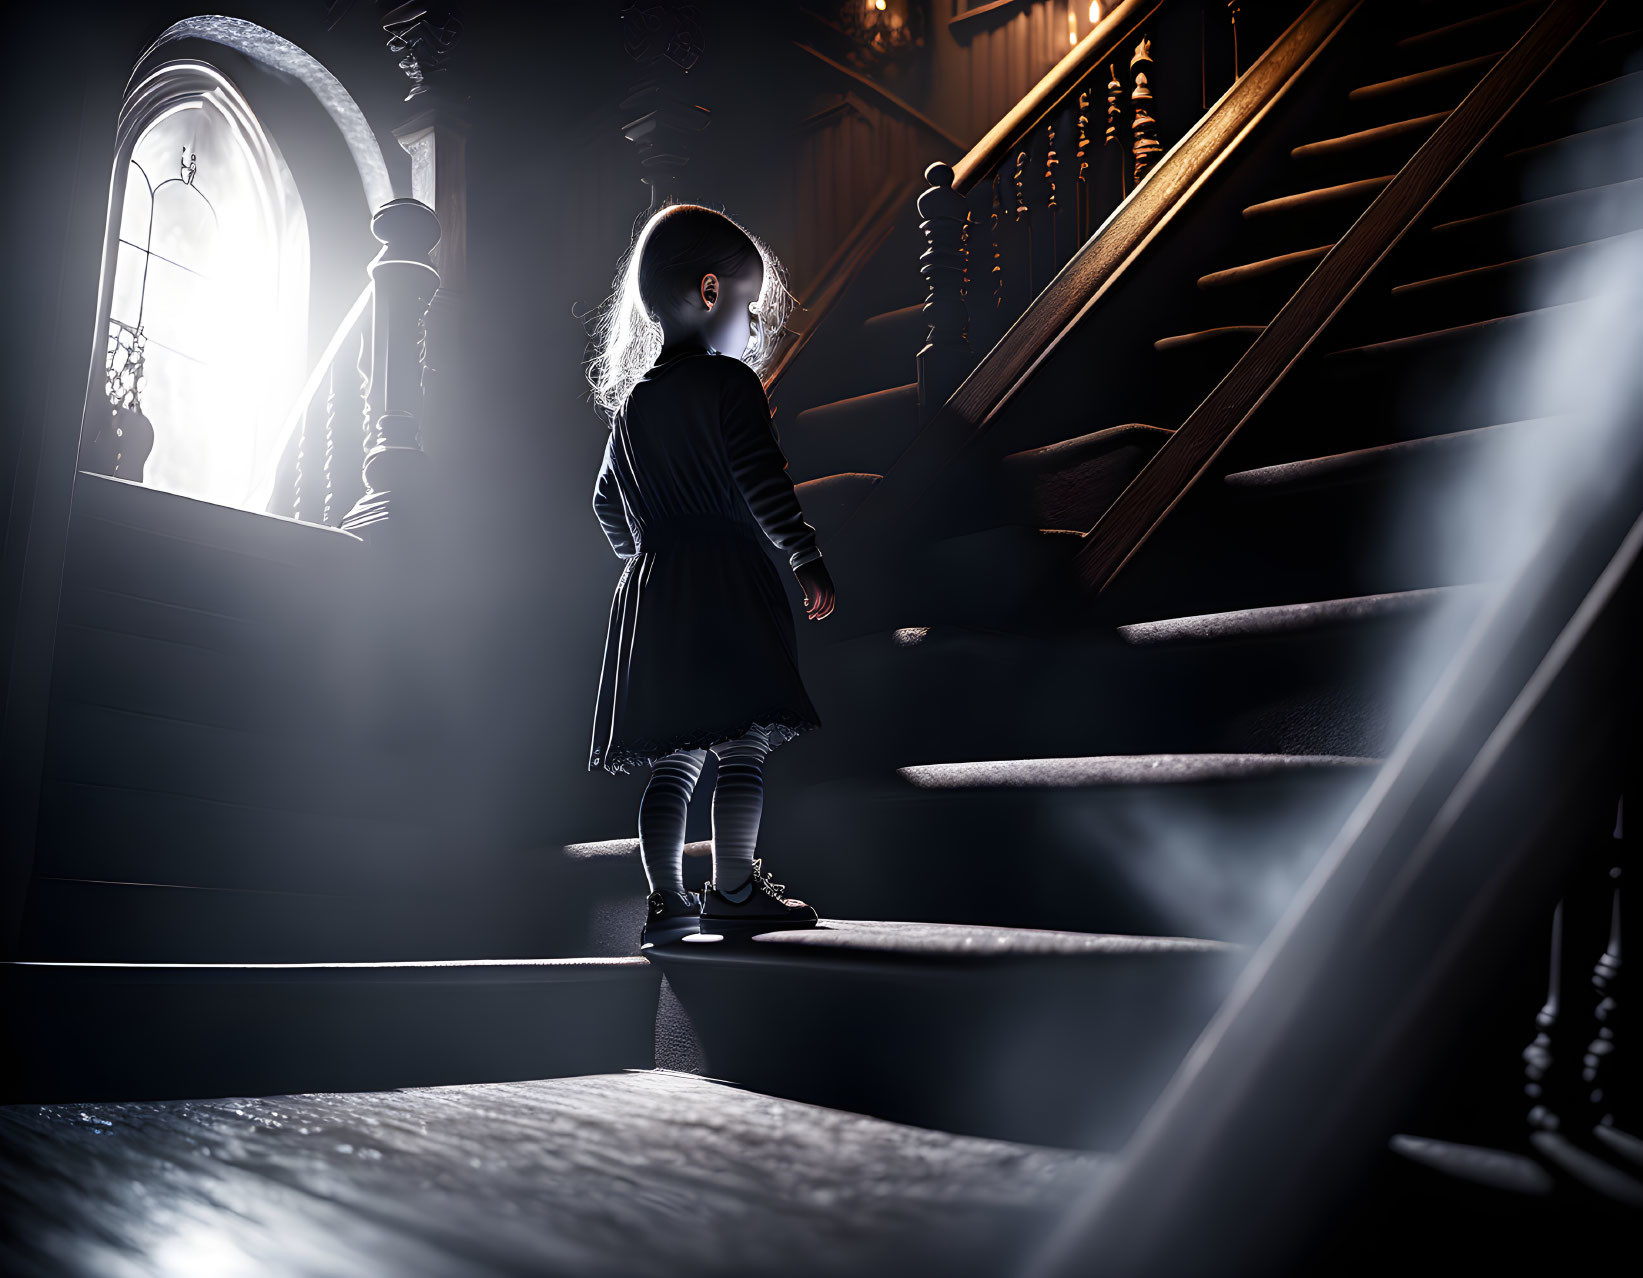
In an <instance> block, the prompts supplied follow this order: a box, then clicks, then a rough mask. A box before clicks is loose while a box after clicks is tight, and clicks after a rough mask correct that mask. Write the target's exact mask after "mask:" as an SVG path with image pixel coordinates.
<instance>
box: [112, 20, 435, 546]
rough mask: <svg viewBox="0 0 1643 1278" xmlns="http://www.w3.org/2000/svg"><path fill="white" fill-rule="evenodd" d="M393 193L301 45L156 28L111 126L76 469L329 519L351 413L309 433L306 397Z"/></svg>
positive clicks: (372, 143) (355, 110) (350, 330)
mask: <svg viewBox="0 0 1643 1278" xmlns="http://www.w3.org/2000/svg"><path fill="white" fill-rule="evenodd" d="M400 158H401V160H402V161H403V159H404V157H400ZM393 195H394V192H393V189H392V183H391V181H390V179H389V175H388V170H387V167H386V164H385V160H384V157H383V153H382V150H381V148H380V147H379V146H378V144H377V141H376V137H375V133H374V131H373V130H372V128H371V126H370V125H369V123H368V122H367V121H366V119H365V117H364V115H363V113H362V112H361V111H360V109H359V106H358V104H357V103H356V102H355V101H354V99H353V98H352V96H351V95H350V94H349V93H348V91H347V90H346V89H345V88H344V87H343V86H342V84H341V83H339V82H338V80H337V78H336V77H335V76H334V75H332V74H331V73H330V72H329V71H328V70H326V68H325V67H324V66H323V65H322V64H321V63H319V62H318V61H317V60H316V59H315V58H314V57H313V56H312V55H310V54H308V53H307V52H306V51H304V50H303V49H301V48H299V47H298V46H296V45H294V44H292V43H291V42H290V41H289V40H285V39H283V38H282V37H280V36H278V35H276V34H275V33H274V32H272V31H269V30H267V29H266V28H264V27H260V26H258V25H257V24H255V23H252V22H246V21H244V20H242V19H239V18H229V17H224V16H222V15H202V16H199V17H193V18H186V19H183V20H182V21H180V22H177V23H175V24H173V25H172V26H171V27H169V28H167V29H166V30H165V31H164V32H163V33H162V34H161V35H160V37H159V38H158V39H157V40H156V41H155V43H154V44H153V45H152V46H151V47H150V48H149V49H148V51H147V52H145V53H144V54H143V56H142V57H141V58H140V59H139V60H138V62H137V66H136V69H135V71H134V73H133V75H132V78H131V81H130V84H129V86H128V88H127V91H126V95H125V100H124V103H123V105H122V108H121V112H120V119H119V123H118V127H117V130H116V148H115V160H114V170H113V173H112V175H111V185H110V202H109V219H108V229H107V233H106V236H105V240H104V256H103V272H102V286H101V295H100V298H99V309H98V320H97V330H96V336H95V339H94V340H95V347H94V352H93V361H92V368H91V379H90V383H89V385H88V388H87V397H86V413H85V418H84V420H83V422H82V430H81V447H80V467H81V469H82V470H91V471H98V472H101V473H103V474H108V475H113V476H116V477H117V478H121V479H128V480H133V481H136V482H139V483H143V484H145V485H148V486H150V487H155V488H163V489H167V490H169V491H172V492H176V493H181V494H184V495H186V496H190V497H195V498H200V499H203V500H206V501H211V502H215V503H219V504H222V505H228V506H236V507H240V508H242V509H246V510H253V511H259V512H262V511H274V512H277V513H282V514H301V515H302V516H303V517H304V518H325V519H327V520H329V521H330V522H335V520H336V519H338V518H340V517H341V514H342V513H345V512H346V511H347V509H348V501H349V498H350V495H351V493H350V489H349V485H350V483H352V484H353V485H354V487H355V488H357V487H358V484H359V479H358V471H359V467H360V457H361V456H362V449H361V445H360V442H359V441H358V440H349V439H347V438H345V437H344V434H343V431H344V427H345V426H346V423H341V424H338V425H337V437H336V439H335V440H334V441H333V439H332V437H331V433H330V426H331V425H332V424H331V423H328V422H327V423H324V425H325V426H326V430H325V431H324V432H321V435H322V437H321V438H318V439H310V438H308V437H307V436H306V435H305V434H304V433H303V430H302V427H303V424H304V420H305V413H307V414H308V416H310V417H311V416H312V415H313V414H312V413H311V411H310V408H311V406H310V405H307V404H305V403H304V402H302V401H304V400H305V399H311V398H312V396H313V394H314V384H315V378H316V376H317V375H318V374H317V372H316V369H319V368H320V365H321V364H324V363H326V362H327V361H328V360H329V359H330V356H328V355H326V354H325V352H327V351H328V349H329V348H330V347H335V346H337V345H339V343H341V339H342V338H343V337H345V336H347V335H350V334H352V335H353V336H355V337H357V331H356V330H357V328H358V321H359V319H360V316H361V314H362V312H364V311H365V310H367V308H365V307H364V301H366V300H368V294H367V293H362V292H361V290H362V289H368V277H367V274H366V265H367V263H368V262H369V261H370V259H371V257H372V255H373V254H374V253H375V252H376V250H377V249H378V247H379V245H378V244H377V243H376V241H375V239H374V238H373V237H372V235H371V233H370V229H369V228H370V218H371V214H372V212H373V211H374V210H375V209H377V208H379V207H381V206H382V205H383V204H385V203H387V202H388V201H389V200H391V199H392V198H393ZM341 344H344V345H345V344H346V343H341ZM321 371H323V370H321ZM356 389H357V388H356ZM305 390H306V391H307V392H308V394H307V395H305V393H304V392H305ZM323 398H324V396H323V394H322V395H321V401H322V402H323ZM356 416H358V414H357V413H356ZM310 433H312V432H310ZM352 433H353V435H361V434H362V432H361V431H360V430H358V429H357V428H356V429H354V430H353V432H352ZM333 442H334V444H335V453H336V456H335V458H334V463H335V464H334V466H333V457H332V450H333ZM305 448H306V449H307V450H308V452H307V454H306V455H305V452H304V450H305ZM316 449H317V450H319V451H317V452H316V451H315V450H316ZM321 453H323V459H322V460H323V473H322V474H320V475H319V476H318V478H316V476H315V474H314V472H315V470H316V467H317V466H318V465H319V461H320V460H321V457H320V454H321ZM304 467H306V472H305V471H304ZM350 471H351V472H352V479H350V477H349V475H350ZM333 472H334V474H333ZM304 478H305V479H306V480H307V488H301V480H302V479H304ZM333 478H335V480H336V482H335V484H333V482H332V480H333ZM319 479H323V480H324V492H323V494H322V496H323V501H319V500H317V499H313V494H312V493H311V492H309V491H308V490H309V489H313V488H315V487H316V486H317V484H318V482H319ZM299 489H300V491H301V493H302V500H301V501H298V500H297V499H296V497H295V496H294V493H295V492H296V491H298V490H299ZM310 506H312V507H313V509H312V510H310V509H309V507H310Z"/></svg>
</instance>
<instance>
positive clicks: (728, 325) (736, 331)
mask: <svg viewBox="0 0 1643 1278" xmlns="http://www.w3.org/2000/svg"><path fill="white" fill-rule="evenodd" d="M717 278H718V281H719V298H718V301H717V302H716V303H715V304H714V306H713V309H712V310H711V311H709V312H708V314H707V319H706V324H705V331H704V333H703V336H704V337H706V338H707V344H708V345H709V346H711V347H712V348H713V349H714V350H716V351H718V352H719V353H720V354H722V355H734V356H735V357H736V358H738V359H740V358H741V357H742V356H743V355H744V354H746V353H747V344H748V342H749V341H751V340H752V338H753V331H754V324H755V322H756V321H755V317H754V315H753V312H752V310H751V309H750V308H751V307H752V306H753V304H754V303H756V302H757V301H758V300H759V294H760V293H761V292H762V291H763V290H764V263H763V262H761V261H759V260H758V259H757V258H755V259H754V260H753V261H751V262H749V263H748V264H747V265H746V266H744V267H743V268H742V269H741V270H740V271H737V272H736V273H735V274H725V275H720V276H718V277H717Z"/></svg>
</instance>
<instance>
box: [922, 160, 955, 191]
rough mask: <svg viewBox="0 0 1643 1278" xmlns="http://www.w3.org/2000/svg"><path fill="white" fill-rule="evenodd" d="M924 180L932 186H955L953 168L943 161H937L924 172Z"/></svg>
mask: <svg viewBox="0 0 1643 1278" xmlns="http://www.w3.org/2000/svg"><path fill="white" fill-rule="evenodd" d="M924 180H925V181H926V182H928V183H929V184H930V185H931V186H951V185H952V184H953V166H952V165H951V164H948V163H946V162H945V161H943V160H937V161H936V162H935V163H934V164H932V165H931V166H930V167H929V168H927V169H925V170H924Z"/></svg>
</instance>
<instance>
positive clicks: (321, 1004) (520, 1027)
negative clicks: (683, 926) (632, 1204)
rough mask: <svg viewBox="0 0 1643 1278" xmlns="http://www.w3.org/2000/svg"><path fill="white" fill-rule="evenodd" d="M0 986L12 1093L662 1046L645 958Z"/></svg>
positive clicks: (46, 970) (466, 1065) (543, 1068)
mask: <svg viewBox="0 0 1643 1278" xmlns="http://www.w3.org/2000/svg"><path fill="white" fill-rule="evenodd" d="M0 983H3V986H4V994H5V999H6V1006H7V1013H8V1017H9V1022H10V1025H11V1026H12V1028H13V1030H14V1031H15V1033H14V1035H13V1037H12V1043H13V1047H14V1051H13V1053H12V1056H13V1059H12V1060H11V1061H9V1062H8V1064H9V1065H10V1067H11V1071H10V1074H9V1076H8V1077H7V1078H6V1079H5V1093H6V1099H7V1100H9V1101H28V1102H31V1103H41V1102H49V1101H89V1100H98V1099H118V1100H136V1099H158V1098H166V1097H193V1096H234V1095H240V1096H247V1095H267V1094H280V1093H288V1092H302V1091H366V1090H381V1089H385V1088H392V1087H425V1086H429V1085H432V1084H438V1083H454V1082H482V1081H496V1080H503V1079H517V1078H543V1077H549V1076H552V1075H559V1074H587V1073H595V1072H600V1071H606V1070H618V1069H628V1068H640V1069H644V1068H649V1067H650V1065H651V1063H652V1053H653V1050H654V1048H653V1041H654V1032H655V1031H654V1025H655V1015H656V990H657V974H656V972H655V970H654V969H653V968H651V967H650V965H649V964H647V963H646V962H645V961H644V960H643V959H638V958H604V959H601V958H579V959H493V960H464V961H456V962H410V963H266V964H259V963H239V964H206V963H169V964H143V963H6V964H4V965H0ZM67 1008H72V1009H73V1014H72V1015H65V1014H64V1009H67ZM115 1044H127V1045H130V1044H141V1050H140V1051H139V1050H111V1045H115Z"/></svg>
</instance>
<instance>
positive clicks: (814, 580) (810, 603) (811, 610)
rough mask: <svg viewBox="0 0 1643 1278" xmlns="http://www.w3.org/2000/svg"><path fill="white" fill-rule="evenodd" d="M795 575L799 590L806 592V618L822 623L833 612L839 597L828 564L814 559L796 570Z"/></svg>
mask: <svg viewBox="0 0 1643 1278" xmlns="http://www.w3.org/2000/svg"><path fill="white" fill-rule="evenodd" d="M793 575H794V576H795V577H797V578H798V579H799V588H800V589H801V590H803V591H804V612H805V616H807V617H809V618H810V620H812V621H820V620H821V619H822V618H823V617H825V616H827V614H828V613H830V612H832V611H833V605H834V603H835V602H837V599H838V595H837V593H836V592H835V591H834V589H833V576H832V574H831V573H829V572H828V571H827V565H826V564H824V563H822V561H821V560H819V559H812V560H811V561H810V562H809V563H807V564H800V565H799V566H798V567H797V568H795V569H794V570H793Z"/></svg>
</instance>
